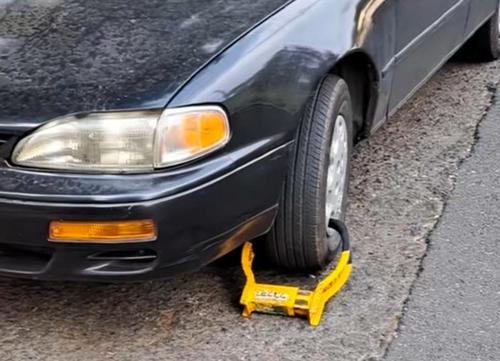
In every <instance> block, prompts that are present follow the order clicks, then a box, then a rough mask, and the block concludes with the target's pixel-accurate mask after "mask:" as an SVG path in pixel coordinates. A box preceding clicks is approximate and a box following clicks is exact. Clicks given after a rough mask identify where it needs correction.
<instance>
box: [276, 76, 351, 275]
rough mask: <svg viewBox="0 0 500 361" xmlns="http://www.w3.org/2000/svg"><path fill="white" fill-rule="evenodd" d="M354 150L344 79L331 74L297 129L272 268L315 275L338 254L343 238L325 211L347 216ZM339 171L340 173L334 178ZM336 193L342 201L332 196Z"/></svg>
mask: <svg viewBox="0 0 500 361" xmlns="http://www.w3.org/2000/svg"><path fill="white" fill-rule="evenodd" d="M335 144H337V145H338V146H334V145H335ZM352 147H353V111H352V102H351V97H350V94H349V89H348V87H347V84H346V83H345V81H344V80H342V79H341V78H339V77H338V76H335V75H329V76H327V77H326V78H325V79H324V80H323V82H322V84H321V85H320V87H319V88H318V89H317V91H316V93H315V95H314V97H313V99H312V100H311V101H310V102H309V104H308V106H307V107H306V110H305V114H304V116H303V119H302V122H301V124H300V126H299V129H298V134H297V138H296V141H295V145H294V150H293V154H292V156H291V162H290V166H289V171H288V175H287V178H286V181H285V184H284V189H283V194H282V197H281V201H280V208H279V211H278V215H277V217H276V221H275V224H274V226H273V229H272V230H271V232H270V233H269V235H268V239H267V241H266V248H267V250H266V251H267V252H266V253H267V254H268V256H269V258H270V259H271V261H272V262H273V263H274V264H276V265H278V266H281V267H285V268H288V269H291V270H296V271H312V270H318V269H321V268H323V267H324V266H325V265H326V264H327V263H328V261H329V260H330V259H331V258H332V257H333V256H334V255H335V254H336V251H337V250H338V246H339V240H340V237H339V235H338V234H337V233H336V232H335V231H333V230H332V229H328V228H327V223H328V220H329V218H330V216H327V212H331V218H334V219H338V220H341V221H343V220H344V218H345V209H346V205H347V202H346V200H347V190H348V184H349V169H350V158H351V154H352ZM344 150H345V151H344ZM332 167H333V168H332ZM336 173H339V174H341V173H342V174H341V176H336V177H335V176H332V174H336ZM344 173H345V174H344ZM328 174H330V177H328ZM342 180H343V182H342ZM336 194H338V195H341V197H334V196H332V195H336ZM328 195H329V196H328ZM334 210H335V212H334Z"/></svg>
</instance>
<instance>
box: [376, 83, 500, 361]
mask: <svg viewBox="0 0 500 361" xmlns="http://www.w3.org/2000/svg"><path fill="white" fill-rule="evenodd" d="M478 135H479V141H478V143H477V144H476V147H475V149H474V151H473V153H472V155H471V157H470V158H468V159H467V160H466V161H465V162H464V163H463V164H462V166H461V168H460V170H459V172H458V177H457V183H456V189H455V191H454V192H453V194H452V196H451V198H450V199H449V201H448V204H447V206H446V209H445V212H444V214H443V216H442V218H441V221H440V223H439V225H438V227H437V229H436V230H435V231H434V232H433V234H432V236H431V238H430V246H429V250H428V253H427V257H426V258H425V260H424V263H423V271H422V273H421V275H420V277H419V279H418V280H417V282H416V285H415V288H414V290H413V293H412V295H411V297H410V300H409V302H408V304H407V309H406V311H405V314H404V316H403V319H402V323H401V329H400V333H399V335H398V337H397V338H396V339H395V340H394V341H393V343H392V345H391V347H390V349H389V352H388V354H387V356H386V358H385V360H386V361H400V360H401V361H403V360H404V361H412V360H415V361H428V360H440V361H443V360H446V361H447V360H450V361H452V360H453V361H460V360H463V361H473V360H496V361H498V360H500V93H498V94H497V101H496V104H495V105H493V107H492V109H491V110H490V112H489V114H488V116H487V117H486V118H485V119H484V120H483V122H482V123H481V125H480V128H479V134H478Z"/></svg>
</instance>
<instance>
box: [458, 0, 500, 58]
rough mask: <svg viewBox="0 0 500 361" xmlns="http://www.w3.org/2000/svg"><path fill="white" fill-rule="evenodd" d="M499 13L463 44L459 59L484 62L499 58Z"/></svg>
mask: <svg viewBox="0 0 500 361" xmlns="http://www.w3.org/2000/svg"><path fill="white" fill-rule="evenodd" d="M498 24H499V11H498V8H497V11H496V12H495V14H494V15H493V16H492V17H491V19H489V20H488V21H487V22H486V23H485V24H484V25H483V26H481V27H480V28H479V29H478V30H477V32H476V33H475V34H474V35H473V36H472V37H471V38H470V39H469V40H468V41H467V42H466V43H465V45H464V46H463V48H462V49H461V50H460V52H459V57H460V58H462V59H465V60H471V61H477V62H486V61H492V60H496V59H498V58H499V57H500V31H499V25H498Z"/></svg>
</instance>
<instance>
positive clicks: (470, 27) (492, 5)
mask: <svg viewBox="0 0 500 361" xmlns="http://www.w3.org/2000/svg"><path fill="white" fill-rule="evenodd" d="M469 1H470V11H469V19H468V21H467V35H470V34H472V33H473V32H474V31H475V30H476V29H477V28H478V27H479V26H481V25H482V24H483V23H484V22H485V21H486V20H487V19H489V18H490V16H491V15H492V14H493V13H494V12H495V10H496V9H497V7H498V0H469Z"/></svg>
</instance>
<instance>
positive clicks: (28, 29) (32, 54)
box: [0, 0, 288, 129]
mask: <svg viewBox="0 0 500 361" xmlns="http://www.w3.org/2000/svg"><path fill="white" fill-rule="evenodd" d="M286 2H288V0H251V1H247V0H198V1H195V0H145V1H137V0H98V1H97V0H37V1H28V0H3V1H0V99H1V103H0V104H1V105H0V128H3V129H5V128H9V126H13V127H15V128H23V127H26V128H29V127H31V126H33V125H35V124H39V123H40V122H43V121H46V120H48V119H51V118H53V117H57V116H61V115H64V114H68V113H75V112H86V111H95V110H110V109H130V108H154V107H163V106H165V105H166V103H167V102H168V100H169V99H170V97H171V96H172V95H173V93H174V91H175V90H176V89H177V88H178V87H179V86H180V85H181V84H182V83H183V82H184V81H185V80H186V79H188V78H189V76H190V75H192V74H193V73H194V72H195V71H196V70H197V69H199V68H200V67H201V66H202V65H203V64H204V63H205V62H207V61H208V60H209V59H210V58H212V57H213V56H214V55H215V54H216V53H217V52H218V51H220V50H221V49H223V48H224V47H225V46H227V45H228V44H229V43H230V42H231V41H233V40H234V39H235V38H237V37H238V36H239V35H241V34H242V33H244V32H245V31H246V30H248V29H249V28H251V27H252V26H253V25H255V24H256V23H258V22H259V21H260V20H261V19H263V18H265V17H266V16H267V15H269V14H270V13H272V12H273V11H275V10H276V9H278V8H279V7H280V6H282V5H284V4H285V3H286Z"/></svg>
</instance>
